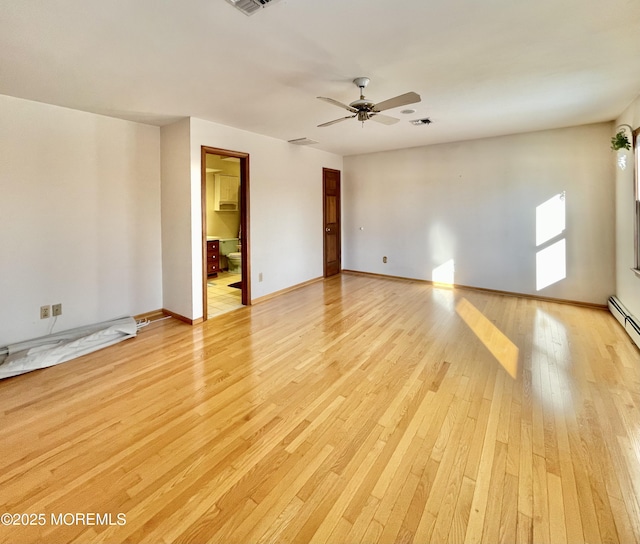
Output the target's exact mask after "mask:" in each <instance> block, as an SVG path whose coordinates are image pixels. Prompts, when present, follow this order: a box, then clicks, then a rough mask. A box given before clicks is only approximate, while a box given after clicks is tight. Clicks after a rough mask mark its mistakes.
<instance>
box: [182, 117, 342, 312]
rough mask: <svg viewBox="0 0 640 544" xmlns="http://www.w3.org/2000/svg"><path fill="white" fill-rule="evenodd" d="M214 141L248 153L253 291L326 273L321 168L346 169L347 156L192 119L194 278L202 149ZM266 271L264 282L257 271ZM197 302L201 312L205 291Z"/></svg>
mask: <svg viewBox="0 0 640 544" xmlns="http://www.w3.org/2000/svg"><path fill="white" fill-rule="evenodd" d="M203 145H205V146H211V147H217V148H221V149H227V150H232V151H241V152H244V153H249V156H250V157H249V165H250V183H249V189H250V202H249V203H250V212H249V217H250V226H251V230H250V234H251V296H252V298H254V299H255V298H259V297H261V296H264V295H267V294H269V293H273V292H275V291H279V290H281V289H285V288H287V287H291V286H293V285H297V284H299V283H302V282H305V281H308V280H311V279H314V278H318V277H320V276H322V274H323V261H322V259H323V257H322V255H323V246H322V243H323V234H322V228H323V227H322V168H323V167H327V168H334V169H337V170H342V157H340V156H338V155H334V154H332V153H327V152H324V151H319V150H317V149H313V148H312V147H302V146H295V145H292V144H289V143H287V142H285V141H283V140H277V139H275V138H269V137H266V136H262V135H260V134H255V133H251V132H246V131H243V130H239V129H235V128H231V127H227V126H223V125H218V124H215V123H211V122H208V121H203V120H201V119H194V118H192V119H191V187H192V216H193V219H194V221H193V230H192V246H193V255H194V260H195V266H194V268H193V281H194V283H195V285H198V286H199V285H201V284H202V262H201V261H202V250H201V245H200V244H201V232H202V230H201V229H202V226H201V215H200V150H201V146H203ZM260 273H262V278H263V280H262V282H259V281H258V274H260ZM194 295H195V296H194V308H197V313H198V315H202V300H201V293H200V291H198V289H196V290H195V293H194Z"/></svg>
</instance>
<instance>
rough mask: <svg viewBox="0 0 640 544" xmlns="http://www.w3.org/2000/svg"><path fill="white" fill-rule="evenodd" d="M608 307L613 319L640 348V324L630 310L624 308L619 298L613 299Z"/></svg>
mask: <svg viewBox="0 0 640 544" xmlns="http://www.w3.org/2000/svg"><path fill="white" fill-rule="evenodd" d="M608 306H609V311H610V312H611V313H612V314H613V317H615V318H616V319H617V320H618V321H619V322H620V324H621V325H622V326H623V327H624V330H625V331H627V334H628V335H629V336H630V337H631V339H632V340H633V341H634V342H635V344H636V346H638V347H639V348H640V322H638V320H637V319H636V318H635V317H634V316H633V315H631V314H630V313H629V310H627V309H626V308H625V307H624V306H623V304H622V302H620V300H619V299H618V297H615V296H613V297H611V298H610V299H609V304H608Z"/></svg>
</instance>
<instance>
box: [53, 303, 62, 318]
mask: <svg viewBox="0 0 640 544" xmlns="http://www.w3.org/2000/svg"><path fill="white" fill-rule="evenodd" d="M51 315H52V316H53V317H56V316H57V315H62V304H54V305H53V306H51Z"/></svg>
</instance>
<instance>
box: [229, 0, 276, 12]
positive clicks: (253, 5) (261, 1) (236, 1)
mask: <svg viewBox="0 0 640 544" xmlns="http://www.w3.org/2000/svg"><path fill="white" fill-rule="evenodd" d="M227 2H229V4H231V5H232V6H234V7H236V8H238V9H239V10H240V11H241V12H242V13H244V14H245V15H253V14H254V13H256V12H257V11H260V9H261V8H266V7H267V6H268V5H270V4H275V3H276V2H278V0H227Z"/></svg>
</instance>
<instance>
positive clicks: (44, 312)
mask: <svg viewBox="0 0 640 544" xmlns="http://www.w3.org/2000/svg"><path fill="white" fill-rule="evenodd" d="M50 315H51V308H50V307H49V306H40V319H49V316H50Z"/></svg>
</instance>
